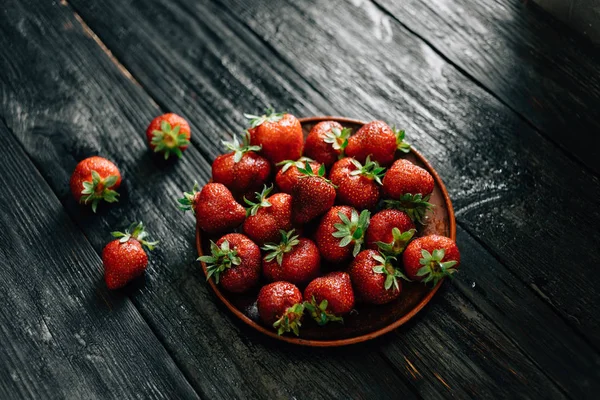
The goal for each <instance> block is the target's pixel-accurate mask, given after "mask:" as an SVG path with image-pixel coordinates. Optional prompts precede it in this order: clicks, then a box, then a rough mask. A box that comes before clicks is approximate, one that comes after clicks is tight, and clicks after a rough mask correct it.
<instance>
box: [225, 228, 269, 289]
mask: <svg viewBox="0 0 600 400" xmlns="http://www.w3.org/2000/svg"><path fill="white" fill-rule="evenodd" d="M225 240H227V241H228V242H229V246H230V248H233V249H235V250H236V251H237V255H238V257H240V259H241V263H240V264H239V265H235V266H233V267H231V268H229V269H227V270H225V271H223V272H222V273H221V276H220V278H219V284H220V285H221V287H222V288H223V289H225V290H228V291H230V292H233V293H243V292H246V291H248V290H249V289H251V288H252V287H254V286H255V285H256V284H257V283H258V280H259V278H260V270H261V255H260V249H259V247H258V246H257V245H256V244H255V243H254V242H253V241H252V240H250V239H248V238H247V237H246V236H244V235H242V234H240V233H230V234H228V235H225V236H223V237H222V238H221V239H219V240H218V241H217V246H219V247H220V246H221V244H222V243H223V242H224V241H225Z"/></svg>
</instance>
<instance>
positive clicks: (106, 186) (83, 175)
mask: <svg viewBox="0 0 600 400" xmlns="http://www.w3.org/2000/svg"><path fill="white" fill-rule="evenodd" d="M120 185H121V173H120V172H119V169H118V168H117V166H116V165H115V164H113V163H112V162H110V161H108V160H107V159H106V158H102V157H97V156H94V157H89V158H86V159H85V160H82V161H81V162H79V164H77V166H76V167H75V171H73V175H71V180H70V182H69V186H70V188H71V193H73V197H75V200H77V201H78V202H79V203H83V204H91V205H92V211H93V212H96V209H97V207H98V203H100V201H106V202H107V203H114V202H116V201H118V200H117V197H118V196H119V193H117V192H116V190H117V189H118V188H119V186H120Z"/></svg>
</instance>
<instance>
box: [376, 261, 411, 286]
mask: <svg viewBox="0 0 600 400" xmlns="http://www.w3.org/2000/svg"><path fill="white" fill-rule="evenodd" d="M373 258H374V259H375V261H378V262H380V263H381V264H379V265H376V266H374V267H373V272H375V273H376V274H385V281H384V283H383V287H384V288H385V290H390V289H391V288H392V287H393V288H394V290H400V285H399V284H398V278H402V279H404V280H407V281H410V279H408V278H407V277H406V275H404V274H403V273H402V271H400V270H399V269H398V268H395V267H394V265H393V261H396V257H393V256H386V255H383V254H381V253H379V254H378V255H376V256H374V257H373Z"/></svg>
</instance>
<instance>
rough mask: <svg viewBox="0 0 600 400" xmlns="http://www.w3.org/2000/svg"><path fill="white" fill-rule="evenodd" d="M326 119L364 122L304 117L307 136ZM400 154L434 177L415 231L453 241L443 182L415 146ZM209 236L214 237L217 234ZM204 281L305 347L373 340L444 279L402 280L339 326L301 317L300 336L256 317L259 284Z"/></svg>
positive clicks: (243, 315) (241, 310)
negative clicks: (234, 289)
mask: <svg viewBox="0 0 600 400" xmlns="http://www.w3.org/2000/svg"><path fill="white" fill-rule="evenodd" d="M326 120H334V121H338V122H339V123H340V124H342V125H343V126H344V127H349V128H352V129H353V131H354V132H356V130H358V128H360V127H361V126H362V125H363V124H364V122H362V121H357V120H354V119H348V118H340V117H309V118H302V119H300V122H301V123H302V128H303V130H304V134H305V136H306V135H307V134H308V132H309V131H310V129H311V128H312V127H313V126H314V125H315V124H317V123H318V122H321V121H326ZM402 157H404V158H406V159H408V160H410V161H412V162H414V163H415V164H417V165H419V166H421V167H423V168H425V169H427V170H428V171H429V172H430V173H431V175H433V178H434V179H435V189H434V191H433V194H432V196H431V199H430V202H431V203H433V204H434V205H435V207H434V210H433V212H431V213H430V214H429V219H428V223H427V225H426V226H425V227H424V228H423V229H422V231H420V232H419V235H424V234H433V233H435V234H440V235H444V236H448V237H451V238H452V239H454V240H456V222H455V220H454V211H453V209H452V203H451V202H450V198H449V197H448V192H447V191H446V187H445V186H444V183H443V182H442V180H441V179H440V177H439V176H438V174H437V172H436V171H435V169H433V167H432V166H431V165H430V164H429V163H428V162H427V160H426V159H425V158H424V157H423V156H422V155H421V154H420V153H419V152H417V151H415V150H414V149H413V150H411V152H410V154H402V155H400V154H399V155H398V158H402ZM213 239H214V240H216V239H218V238H213ZM196 246H197V248H198V254H199V255H203V254H205V251H206V250H207V249H208V248H209V240H208V238H203V237H202V235H201V232H200V231H199V230H198V229H197V230H196ZM202 268H203V269H204V273H205V274H206V265H205V264H204V263H202ZM208 283H209V285H210V286H211V287H212V289H213V290H214V291H215V293H216V295H217V297H218V298H219V299H220V300H221V301H222V302H223V303H225V305H226V306H227V308H229V309H230V310H231V312H233V314H235V316H236V317H238V318H239V319H241V320H242V321H244V322H245V323H246V324H248V325H250V326H251V327H253V328H254V329H256V330H258V331H260V332H262V333H264V334H265V335H268V336H271V337H273V338H275V339H278V340H283V341H285V342H289V343H294V344H298V345H303V346H318V347H331V346H345V345H349V344H353V343H358V342H363V341H365V340H369V339H373V338H375V337H377V336H380V335H383V334H384V333H387V332H389V331H391V330H392V329H395V328H397V327H399V326H400V325H402V324H404V323H406V322H407V321H408V320H410V319H411V318H412V317H413V316H414V315H415V314H417V313H418V312H419V311H420V310H421V309H422V308H423V307H424V306H425V305H426V304H427V303H428V302H429V300H431V298H432V297H433V295H434V294H435V293H436V292H437V290H438V289H439V287H440V285H441V284H442V283H443V281H442V282H439V283H438V285H437V286H436V287H434V288H429V287H426V286H425V285H423V284H420V283H410V282H404V283H403V293H402V295H401V296H400V297H399V298H398V299H397V300H395V301H393V302H391V303H388V304H385V305H382V306H369V305H364V304H357V306H356V310H357V311H358V313H357V314H352V315H348V316H346V317H345V318H344V324H343V325H342V324H333V323H331V324H328V325H326V326H324V327H319V326H317V325H316V323H314V322H313V321H311V320H309V319H308V318H305V320H304V321H303V324H302V328H301V329H300V337H296V336H293V335H292V336H289V335H283V336H278V335H277V333H276V332H275V331H274V330H273V329H272V328H270V327H266V326H264V325H263V324H262V323H261V322H260V320H259V319H258V313H257V310H256V305H255V302H256V297H257V294H258V288H257V289H256V290H255V291H254V292H251V293H249V294H244V295H239V294H232V293H228V292H226V291H224V290H221V288H219V287H218V286H217V285H215V284H214V282H213V280H210V281H209V282H208ZM302 289H303V288H301V290H302Z"/></svg>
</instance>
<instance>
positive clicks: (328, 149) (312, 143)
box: [304, 121, 352, 168]
mask: <svg viewBox="0 0 600 400" xmlns="http://www.w3.org/2000/svg"><path fill="white" fill-rule="evenodd" d="M351 132H352V130H351V129H349V128H344V127H342V125H340V123H339V122H335V121H322V122H319V123H318V124H316V125H315V126H313V127H312V129H311V130H310V133H309V134H308V136H307V137H306V143H305V144H304V154H306V156H307V157H310V158H312V159H314V160H316V161H318V162H320V163H322V164H325V166H326V167H327V168H329V167H331V166H332V165H333V164H334V163H335V162H336V161H337V160H338V159H339V158H341V157H342V155H343V153H344V148H346V145H347V144H348V137H350V133H351Z"/></svg>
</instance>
